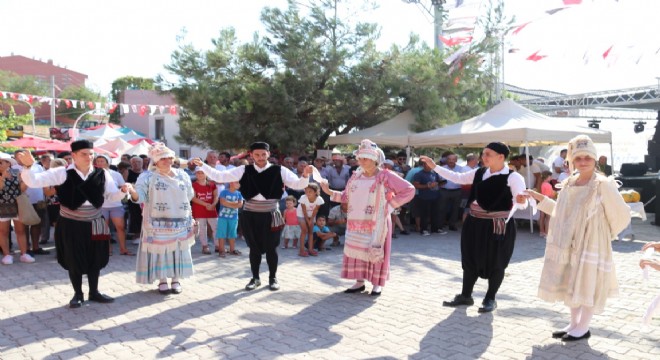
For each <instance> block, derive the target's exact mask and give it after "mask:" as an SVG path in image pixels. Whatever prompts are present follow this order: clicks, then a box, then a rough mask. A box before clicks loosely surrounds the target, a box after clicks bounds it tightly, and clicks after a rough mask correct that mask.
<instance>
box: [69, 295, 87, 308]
mask: <svg viewBox="0 0 660 360" xmlns="http://www.w3.org/2000/svg"><path fill="white" fill-rule="evenodd" d="M83 301H85V296H84V295H83V293H76V294H75V295H73V297H72V298H71V301H69V308H70V309H77V308H79V307H81V306H82V303H83Z"/></svg>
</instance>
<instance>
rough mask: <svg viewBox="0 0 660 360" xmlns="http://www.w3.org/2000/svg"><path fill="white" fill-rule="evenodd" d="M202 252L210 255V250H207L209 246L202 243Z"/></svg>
mask: <svg viewBox="0 0 660 360" xmlns="http://www.w3.org/2000/svg"><path fill="white" fill-rule="evenodd" d="M202 254H204V255H211V250H209V246H208V245H204V246H202Z"/></svg>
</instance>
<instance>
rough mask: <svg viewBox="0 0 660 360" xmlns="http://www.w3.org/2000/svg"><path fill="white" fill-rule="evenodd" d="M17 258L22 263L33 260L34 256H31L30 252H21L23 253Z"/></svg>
mask: <svg viewBox="0 0 660 360" xmlns="http://www.w3.org/2000/svg"><path fill="white" fill-rule="evenodd" d="M19 260H20V262H22V263H33V262H34V258H33V257H32V256H30V254H23V255H21V257H20V258H19Z"/></svg>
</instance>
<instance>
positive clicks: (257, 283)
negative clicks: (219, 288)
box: [245, 279, 261, 291]
mask: <svg viewBox="0 0 660 360" xmlns="http://www.w3.org/2000/svg"><path fill="white" fill-rule="evenodd" d="M259 286H261V280H259V279H250V282H249V283H248V284H247V285H245V290H247V291H250V290H254V289H256V288H258V287H259Z"/></svg>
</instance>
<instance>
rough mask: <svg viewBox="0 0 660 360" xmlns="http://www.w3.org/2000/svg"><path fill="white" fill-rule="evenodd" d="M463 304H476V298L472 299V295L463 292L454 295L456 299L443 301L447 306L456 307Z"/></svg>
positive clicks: (443, 304)
mask: <svg viewBox="0 0 660 360" xmlns="http://www.w3.org/2000/svg"><path fill="white" fill-rule="evenodd" d="M461 305H467V306H471V305H474V299H472V297H471V296H469V297H468V296H463V294H458V295H456V296H454V300H452V301H443V302H442V306H447V307H456V306H461Z"/></svg>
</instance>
